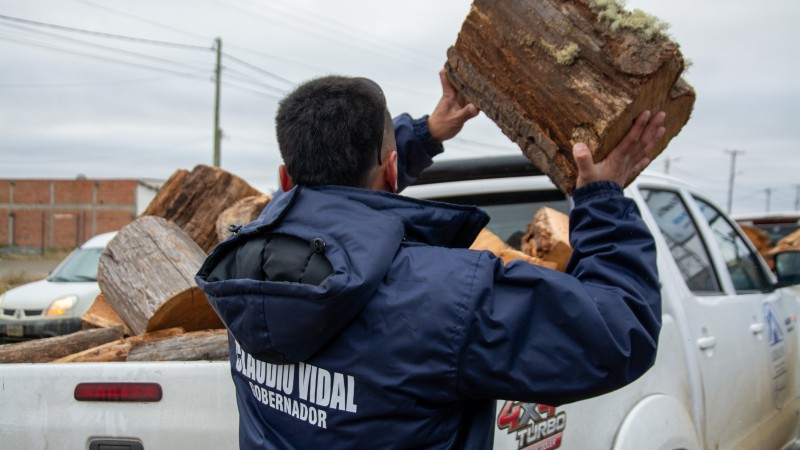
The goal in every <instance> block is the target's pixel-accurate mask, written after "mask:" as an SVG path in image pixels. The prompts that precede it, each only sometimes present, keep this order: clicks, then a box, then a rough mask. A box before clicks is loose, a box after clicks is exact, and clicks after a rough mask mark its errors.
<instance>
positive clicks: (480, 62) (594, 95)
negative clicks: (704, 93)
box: [446, 0, 695, 193]
mask: <svg viewBox="0 0 800 450" xmlns="http://www.w3.org/2000/svg"><path fill="white" fill-rule="evenodd" d="M590 5H594V2H593V1H591V0H541V1H523V0H508V1H503V2H495V1H493V0H475V2H474V3H473V6H472V10H471V11H470V13H469V15H468V16H467V18H466V20H465V21H464V24H463V26H462V28H461V31H460V33H459V35H458V39H457V40H456V43H455V45H454V46H453V47H451V48H450V49H449V50H448V59H447V63H446V72H447V76H448V79H449V80H450V82H451V83H452V84H453V86H454V87H455V88H456V89H457V90H458V91H459V92H460V94H461V95H463V96H464V97H465V98H466V100H468V101H470V102H472V103H474V104H475V105H476V106H477V107H478V108H480V109H481V110H482V111H483V112H484V113H485V114H486V115H487V116H488V117H489V118H491V119H492V120H493V121H494V122H495V123H497V125H498V126H499V127H500V129H501V130H502V131H503V133H505V135H506V136H508V137H509V138H510V139H511V140H512V141H514V142H515V143H516V144H517V145H519V147H520V149H521V150H522V152H523V154H525V155H526V156H527V157H528V158H529V159H530V160H531V161H532V162H533V163H534V164H535V165H536V166H537V167H538V168H539V169H540V170H542V172H544V173H545V174H547V175H548V176H549V177H550V178H551V179H552V180H553V182H554V183H555V185H556V186H557V187H558V188H559V189H560V190H562V191H563V192H565V193H571V192H572V190H573V189H574V187H575V179H576V175H577V171H576V168H575V162H574V159H573V158H572V147H573V145H574V144H575V143H577V142H584V143H586V144H587V145H588V146H589V148H590V149H591V150H592V153H593V155H594V159H595V161H601V160H602V159H604V158H605V157H606V156H607V155H608V153H609V152H610V151H611V150H612V149H613V148H614V147H615V146H616V145H617V144H618V143H619V141H620V140H621V139H622V137H623V136H624V135H625V134H626V133H627V131H628V129H629V128H630V126H631V124H632V122H633V120H634V119H635V118H636V117H637V116H638V115H639V114H640V113H641V112H642V111H644V110H651V111H652V112H653V113H654V114H655V113H656V112H658V111H666V112H667V125H666V127H667V131H666V133H665V136H664V138H662V139H661V140H660V141H659V142H658V143H657V145H656V146H655V148H653V150H652V151H651V153H650V158H651V160H652V159H654V158H655V157H656V156H657V155H658V154H660V153H661V152H662V151H663V150H664V148H665V147H666V146H667V144H668V142H669V141H670V139H671V138H672V137H674V136H675V135H676V134H678V132H679V131H680V130H681V128H682V127H683V125H684V124H685V123H686V122H687V121H688V119H689V115H690V113H691V110H692V107H693V105H694V99H695V94H694V91H693V90H692V88H691V87H690V86H689V85H688V84H687V83H686V82H684V81H683V80H682V79H680V76H681V73H682V72H683V69H684V61H683V57H682V55H681V53H680V51H679V49H678V45H677V44H675V43H674V42H671V41H670V40H669V39H667V38H666V37H664V36H661V35H658V34H656V35H654V36H653V37H649V38H648V37H647V35H646V34H645V32H644V31H642V30H634V29H629V28H624V27H622V28H617V27H616V25H614V26H612V22H611V21H610V20H609V19H607V18H605V17H601V13H602V12H603V11H600V7H597V6H590ZM620 14H623V13H620ZM624 14H630V13H624ZM625 17H628V16H625ZM630 181H632V179H631V180H629V182H630Z"/></svg>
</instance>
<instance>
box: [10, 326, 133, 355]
mask: <svg viewBox="0 0 800 450" xmlns="http://www.w3.org/2000/svg"><path fill="white" fill-rule="evenodd" d="M122 333H123V332H122V327H120V326H117V327H112V328H93V329H90V330H81V331H77V332H75V333H71V334H65V335H63V336H55V337H50V338H44V339H36V340H33V341H26V342H19V343H16V344H6V345H0V363H43V362H49V361H52V360H54V359H58V358H61V357H64V356H67V355H71V354H73V353H77V352H81V351H83V350H86V349H88V348H93V347H97V346H98V345H103V344H105V343H107V342H111V341H116V340H117V339H121V338H122Z"/></svg>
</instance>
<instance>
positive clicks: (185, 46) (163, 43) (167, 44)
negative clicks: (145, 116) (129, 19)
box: [0, 14, 213, 51]
mask: <svg viewBox="0 0 800 450" xmlns="http://www.w3.org/2000/svg"><path fill="white" fill-rule="evenodd" d="M0 19H2V20H6V21H10V22H18V23H25V24H28V25H35V26H39V27H48V28H53V29H57V30H62V31H69V32H71V33H83V34H89V35H92V36H99V37H103V38H109V39H118V40H123V41H129V42H136V43H139V44H148V45H161V46H165V47H175V48H183V49H187V50H202V51H209V50H213V47H202V46H199V45H190V44H180V43H175V42H167V41H158V40H154V39H145V38H139V37H133V36H123V35H119V34H111V33H104V32H100V31H92V30H86V29H82V28H73V27H67V26H64V25H56V24H52V23H45V22H37V21H35V20H28V19H22V18H19V17H11V16H6V15H2V14H0Z"/></svg>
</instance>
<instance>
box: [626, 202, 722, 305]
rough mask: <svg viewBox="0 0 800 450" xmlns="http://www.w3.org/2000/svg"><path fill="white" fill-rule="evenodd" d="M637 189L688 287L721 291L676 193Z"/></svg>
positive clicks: (703, 244)
mask: <svg viewBox="0 0 800 450" xmlns="http://www.w3.org/2000/svg"><path fill="white" fill-rule="evenodd" d="M640 192H641V193H642V197H643V198H644V200H645V203H646V204H647V207H648V209H649V210H650V213H651V214H652V215H653V217H654V218H655V219H656V222H657V223H658V228H659V230H660V231H661V234H662V235H663V236H664V239H665V240H666V241H667V245H668V246H669V250H670V253H672V257H673V258H674V259H675V263H676V264H677V265H678V270H680V272H681V275H682V276H683V279H684V281H685V282H686V286H688V287H689V290H691V291H692V292H694V293H696V294H718V293H721V292H722V288H721V287H720V284H719V280H718V277H717V275H716V272H715V271H714V267H713V266H712V265H711V258H710V257H709V256H708V249H707V248H706V246H705V242H704V241H703V239H702V238H701V237H700V234H699V233H698V232H697V225H696V224H695V223H694V220H693V219H692V216H691V215H690V214H689V211H688V210H687V209H686V205H685V204H684V203H683V200H682V199H681V197H680V195H678V193H676V192H672V191H665V190H656V189H640Z"/></svg>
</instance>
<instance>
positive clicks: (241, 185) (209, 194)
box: [142, 165, 261, 253]
mask: <svg viewBox="0 0 800 450" xmlns="http://www.w3.org/2000/svg"><path fill="white" fill-rule="evenodd" d="M254 195H261V192H259V191H258V190H257V189H255V188H253V187H251V186H250V185H249V184H247V182H245V181H244V180H242V179H241V178H239V177H237V176H236V175H233V174H231V173H229V172H226V171H225V170H222V169H220V168H217V167H210V166H205V165H198V166H196V167H195V168H194V169H192V171H191V172H188V171H186V170H178V171H176V172H175V173H173V174H172V176H171V177H170V178H169V180H167V182H166V183H164V185H163V186H162V187H161V189H160V190H159V191H158V194H157V195H156V197H155V198H154V199H153V201H151V202H150V205H148V207H147V209H146V210H145V211H144V213H142V215H143V216H158V217H163V218H165V219H167V220H169V221H172V222H175V223H176V224H177V225H178V226H179V227H181V228H182V229H183V230H184V231H185V232H186V234H188V235H189V237H191V238H192V240H194V241H195V242H197V245H199V246H200V248H202V249H203V251H204V252H205V253H208V252H210V251H211V249H212V248H214V246H215V245H217V243H219V239H218V238H217V230H216V223H217V217H219V215H220V213H222V211H224V210H225V209H227V208H228V207H230V206H231V205H232V204H233V203H235V202H236V201H237V200H239V199H241V198H244V197H249V196H254Z"/></svg>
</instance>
